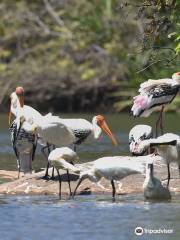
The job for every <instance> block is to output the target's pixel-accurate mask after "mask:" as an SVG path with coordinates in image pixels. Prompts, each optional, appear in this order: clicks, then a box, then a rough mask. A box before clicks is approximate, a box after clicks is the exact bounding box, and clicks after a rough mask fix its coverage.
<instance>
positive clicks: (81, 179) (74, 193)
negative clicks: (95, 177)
mask: <svg viewBox="0 0 180 240" xmlns="http://www.w3.org/2000/svg"><path fill="white" fill-rule="evenodd" d="M83 180H84V178H83V177H81V178H80V179H79V182H78V184H77V186H76V188H75V189H74V192H73V194H72V198H74V196H75V195H76V191H77V189H78V187H79V186H80V184H81V183H82V181H83Z"/></svg>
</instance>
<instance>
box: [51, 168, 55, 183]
mask: <svg viewBox="0 0 180 240" xmlns="http://www.w3.org/2000/svg"><path fill="white" fill-rule="evenodd" d="M54 179H55V177H54V167H53V169H52V176H51V180H54Z"/></svg>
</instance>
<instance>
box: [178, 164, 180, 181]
mask: <svg viewBox="0 0 180 240" xmlns="http://www.w3.org/2000/svg"><path fill="white" fill-rule="evenodd" d="M178 168H179V178H180V165H179V166H178Z"/></svg>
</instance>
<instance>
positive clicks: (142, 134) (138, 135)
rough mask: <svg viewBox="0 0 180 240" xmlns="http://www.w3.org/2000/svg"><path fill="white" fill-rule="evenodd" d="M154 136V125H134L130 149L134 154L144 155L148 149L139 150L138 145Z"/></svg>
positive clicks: (130, 136)
mask: <svg viewBox="0 0 180 240" xmlns="http://www.w3.org/2000/svg"><path fill="white" fill-rule="evenodd" d="M152 137H153V131H152V127H150V126H149V125H143V124H139V125H136V126H134V127H133V128H132V129H131V130H130V132H129V150H130V153H132V155H133V156H139V155H144V154H145V152H146V150H144V149H142V152H140V151H138V145H139V143H140V142H141V141H143V140H145V139H150V138H152Z"/></svg>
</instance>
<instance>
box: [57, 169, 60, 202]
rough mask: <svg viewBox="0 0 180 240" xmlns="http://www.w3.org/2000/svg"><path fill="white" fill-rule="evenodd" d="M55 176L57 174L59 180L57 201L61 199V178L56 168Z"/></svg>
mask: <svg viewBox="0 0 180 240" xmlns="http://www.w3.org/2000/svg"><path fill="white" fill-rule="evenodd" d="M56 171H57V174H58V180H59V199H61V176H60V173H59V170H58V169H57V168H56Z"/></svg>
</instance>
